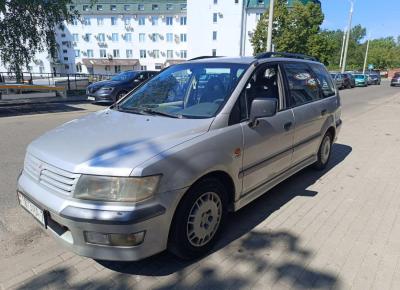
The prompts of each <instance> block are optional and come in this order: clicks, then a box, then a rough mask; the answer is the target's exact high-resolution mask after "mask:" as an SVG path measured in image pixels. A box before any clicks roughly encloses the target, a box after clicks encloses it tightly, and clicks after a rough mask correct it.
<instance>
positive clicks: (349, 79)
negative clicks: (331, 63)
mask: <svg viewBox="0 0 400 290" xmlns="http://www.w3.org/2000/svg"><path fill="white" fill-rule="evenodd" d="M342 78H343V86H344V87H345V88H347V89H352V88H354V87H355V86H356V81H355V80H354V77H353V75H352V74H351V73H344V74H342Z"/></svg>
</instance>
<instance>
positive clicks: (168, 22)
mask: <svg viewBox="0 0 400 290" xmlns="http://www.w3.org/2000/svg"><path fill="white" fill-rule="evenodd" d="M173 21H174V18H173V17H172V16H167V19H166V23H167V25H172V23H173Z"/></svg>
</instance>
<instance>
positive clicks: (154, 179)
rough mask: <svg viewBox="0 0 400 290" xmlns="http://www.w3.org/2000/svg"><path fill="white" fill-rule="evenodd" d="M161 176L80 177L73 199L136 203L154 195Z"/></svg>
mask: <svg viewBox="0 0 400 290" xmlns="http://www.w3.org/2000/svg"><path fill="white" fill-rule="evenodd" d="M160 177H161V175H154V176H146V177H112V176H97V175H82V176H81V177H80V178H79V180H78V183H77V184H76V186H75V190H74V197H75V198H79V199H89V200H103V201H128V202H137V201H141V200H144V199H147V198H149V197H151V196H153V194H154V193H155V191H156V190H157V186H158V183H159V181H160Z"/></svg>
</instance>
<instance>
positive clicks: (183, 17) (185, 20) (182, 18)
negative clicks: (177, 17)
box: [181, 16, 187, 25]
mask: <svg viewBox="0 0 400 290" xmlns="http://www.w3.org/2000/svg"><path fill="white" fill-rule="evenodd" d="M186 23H187V17H186V16H182V17H181V25H186Z"/></svg>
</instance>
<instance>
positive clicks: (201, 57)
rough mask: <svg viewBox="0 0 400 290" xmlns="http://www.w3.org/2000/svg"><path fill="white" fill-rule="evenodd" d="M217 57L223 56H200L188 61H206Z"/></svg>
mask: <svg viewBox="0 0 400 290" xmlns="http://www.w3.org/2000/svg"><path fill="white" fill-rule="evenodd" d="M217 57H222V56H211V55H210V56H208V55H203V56H198V57H195V58H191V59H188V61H191V60H198V59H206V58H217Z"/></svg>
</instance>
